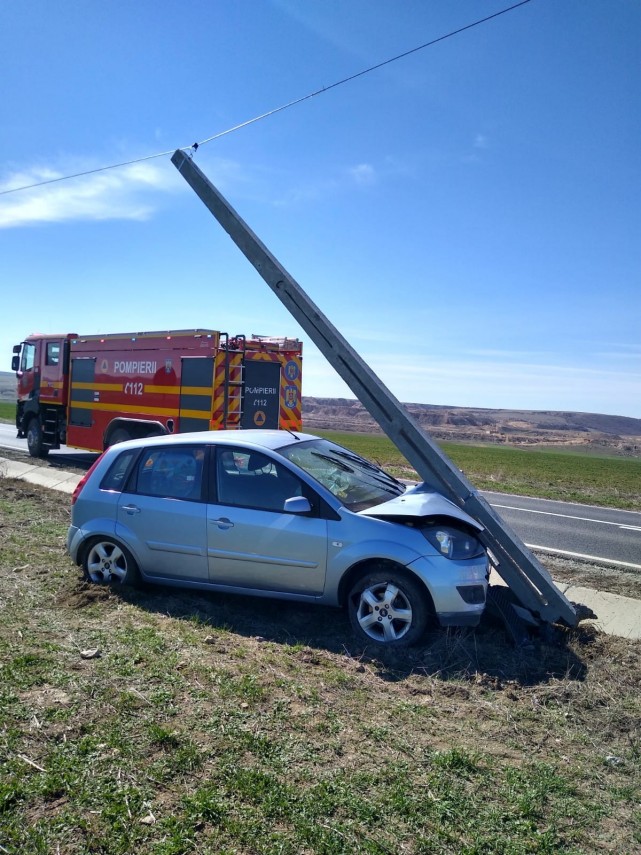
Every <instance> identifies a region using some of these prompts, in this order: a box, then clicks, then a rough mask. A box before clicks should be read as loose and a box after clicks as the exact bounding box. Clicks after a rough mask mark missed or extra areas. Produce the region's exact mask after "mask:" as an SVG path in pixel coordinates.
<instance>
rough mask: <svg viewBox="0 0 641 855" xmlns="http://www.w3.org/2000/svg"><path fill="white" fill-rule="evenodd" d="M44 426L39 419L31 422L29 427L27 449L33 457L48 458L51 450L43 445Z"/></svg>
mask: <svg viewBox="0 0 641 855" xmlns="http://www.w3.org/2000/svg"><path fill="white" fill-rule="evenodd" d="M42 439H43V437H42V426H41V424H40V422H39V421H38V419H37V418H33V419H31V420H30V422H29V424H28V426H27V448H28V449H29V454H30V455H31V456H32V457H46V456H47V454H48V452H49V449H48V448H46V447H45V446H44V445H43V444H42Z"/></svg>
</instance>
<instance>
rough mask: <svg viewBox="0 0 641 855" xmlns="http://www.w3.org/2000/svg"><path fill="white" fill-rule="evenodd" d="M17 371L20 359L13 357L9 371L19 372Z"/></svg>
mask: <svg viewBox="0 0 641 855" xmlns="http://www.w3.org/2000/svg"><path fill="white" fill-rule="evenodd" d="M19 369H20V357H19V356H14V357H13V359H12V360H11V370H12V371H15V372H16V373H17V372H18V371H19Z"/></svg>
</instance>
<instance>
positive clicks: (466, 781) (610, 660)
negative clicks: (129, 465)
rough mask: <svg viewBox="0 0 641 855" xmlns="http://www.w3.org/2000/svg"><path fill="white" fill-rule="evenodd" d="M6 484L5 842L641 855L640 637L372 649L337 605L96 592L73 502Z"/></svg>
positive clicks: (486, 635) (580, 636)
mask: <svg viewBox="0 0 641 855" xmlns="http://www.w3.org/2000/svg"><path fill="white" fill-rule="evenodd" d="M0 490H1V494H0V546H1V551H0V608H1V610H2V615H3V619H2V622H1V623H0V846H1V847H2V849H0V852H1V851H5V852H11V853H16V855H17V853H20V855H23V853H54V852H61V853H88V852H92V853H93V852H99V853H132V852H136V853H159V855H160V853H162V854H163V855H167V853H176V854H178V853H181V855H182V853H191V852H194V853H196V852H197V853H247V855H249V853H270V855H271V853H274V852H282V853H292V855H293V853H353V852H370V853H381V855H382V853H390V852H393V853H431V852H443V853H445V852H447V853H450V852H451V853H460V852H464V853H492V852H496V853H499V852H500V853H526V852H528V853H529V852H532V853H534V852H536V853H541V852H549V853H552V852H554V853H556V852H568V853H569V852H575V853H578V852H616V853H623V852H625V853H633V852H635V851H636V852H639V851H641V787H640V785H641V775H640V763H639V761H640V754H641V741H640V722H641V691H640V690H641V655H640V654H641V643H638V642H628V641H625V640H623V639H617V638H610V637H606V636H603V635H600V634H598V633H596V632H595V631H593V630H587V629H585V630H579V631H577V632H573V633H560V635H559V637H558V638H557V639H556V641H555V642H554V643H552V642H551V641H546V640H544V639H538V640H537V641H536V642H535V644H534V645H533V647H532V648H531V649H526V650H515V649H513V648H512V647H511V646H510V645H509V643H508V641H507V640H506V638H505V636H504V634H503V633H502V631H501V630H500V628H498V627H496V626H493V625H491V624H490V623H489V622H488V623H487V624H485V625H484V626H482V627H481V628H480V629H479V630H478V631H477V632H475V633H464V634H462V633H435V634H434V635H432V636H430V637H429V638H427V639H426V642H425V644H424V645H422V646H421V647H418V648H416V649H415V650H412V651H411V652H408V653H405V654H403V655H399V654H395V655H392V654H389V655H380V654H379V655H374V654H373V653H372V651H368V650H364V649H362V648H361V647H359V646H358V645H356V644H355V642H354V639H353V637H352V635H351V633H350V631H349V626H348V622H347V620H346V618H345V616H344V615H343V614H342V613H341V612H338V611H334V610H331V609H324V608H313V607H309V606H301V605H295V604H288V603H279V602H267V601H257V600H252V599H249V598H236V597H231V596H213V595H211V596H210V595H203V594H194V593H188V592H187V593H183V592H177V591H170V590H168V589H162V588H143V589H140V590H125V589H123V590H121V591H119V592H114V591H110V590H108V589H106V588H98V587H94V586H88V585H86V584H85V583H84V582H83V581H82V579H81V578H80V575H79V572H78V570H77V568H75V567H73V566H72V564H71V563H70V561H69V559H68V558H67V557H66V555H65V553H64V535H65V530H66V525H67V521H68V508H67V499H66V498H64V497H61V496H60V495H58V494H53V493H50V492H48V491H46V490H42V489H39V488H36V487H32V486H30V485H26V484H23V483H21V482H13V481H8V480H0Z"/></svg>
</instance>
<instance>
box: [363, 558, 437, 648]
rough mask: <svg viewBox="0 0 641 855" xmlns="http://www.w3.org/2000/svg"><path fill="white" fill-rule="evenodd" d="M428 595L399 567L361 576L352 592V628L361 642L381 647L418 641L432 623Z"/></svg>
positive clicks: (405, 644)
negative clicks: (398, 568)
mask: <svg viewBox="0 0 641 855" xmlns="http://www.w3.org/2000/svg"><path fill="white" fill-rule="evenodd" d="M430 605H431V602H430V599H429V594H428V593H427V592H426V591H424V590H423V589H422V587H421V584H420V582H418V581H416V580H414V579H412V578H411V576H409V575H408V574H406V573H404V572H403V571H400V570H394V569H392V570H389V571H387V570H378V571H375V572H372V573H368V574H366V575H364V576H362V577H361V578H360V579H358V581H357V582H356V584H355V585H354V586H353V588H352V590H351V591H350V593H349V597H348V603H347V608H348V612H349V619H350V622H351V624H352V628H353V629H354V632H355V633H356V635H357V636H358V637H359V638H360V640H361V641H365V642H366V643H367V644H376V645H379V646H380V647H409V646H411V645H412V644H416V643H417V642H418V641H419V640H420V638H421V637H422V636H423V634H424V633H425V630H426V629H427V627H428V625H429V623H430V622H431V618H432V613H433V610H432V609H431V608H430Z"/></svg>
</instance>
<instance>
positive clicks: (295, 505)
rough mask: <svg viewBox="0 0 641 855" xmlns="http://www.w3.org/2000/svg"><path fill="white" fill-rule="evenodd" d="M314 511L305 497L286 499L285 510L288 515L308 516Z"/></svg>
mask: <svg viewBox="0 0 641 855" xmlns="http://www.w3.org/2000/svg"><path fill="white" fill-rule="evenodd" d="M311 509H312V506H311V505H310V503H309V499H306V498H305V496H292V498H291V499H285V507H284V508H283V510H284V511H285V512H286V513H288V514H308V513H309V512H310V511H311Z"/></svg>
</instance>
